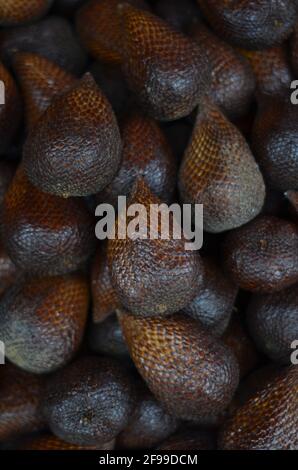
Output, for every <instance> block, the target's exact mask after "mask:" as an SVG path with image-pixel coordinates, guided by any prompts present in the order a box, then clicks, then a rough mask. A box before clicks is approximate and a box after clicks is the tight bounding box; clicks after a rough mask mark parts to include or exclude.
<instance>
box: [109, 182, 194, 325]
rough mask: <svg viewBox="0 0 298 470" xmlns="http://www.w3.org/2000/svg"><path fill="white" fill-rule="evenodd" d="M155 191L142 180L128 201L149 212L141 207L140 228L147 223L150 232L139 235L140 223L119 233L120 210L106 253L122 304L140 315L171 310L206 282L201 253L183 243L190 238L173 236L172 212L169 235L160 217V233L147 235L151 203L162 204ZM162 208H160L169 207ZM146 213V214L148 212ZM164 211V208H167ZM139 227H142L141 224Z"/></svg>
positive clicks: (184, 301) (151, 224)
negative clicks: (126, 232) (124, 233)
mask: <svg viewBox="0 0 298 470" xmlns="http://www.w3.org/2000/svg"><path fill="white" fill-rule="evenodd" d="M160 203H161V201H160V200H159V199H158V198H156V197H155V196H153V194H152V193H151V192H150V190H149V188H148V186H147V185H146V183H145V182H144V180H142V179H141V180H138V181H137V183H136V185H135V187H134V190H133V192H132V195H131V199H130V201H129V205H130V204H143V205H144V207H145V208H146V213H145V214H144V212H143V213H140V228H141V227H142V226H143V225H144V226H145V228H146V231H147V232H148V233H147V238H146V239H144V238H136V239H133V237H135V236H138V230H140V229H138V228H137V227H135V225H134V228H133V229H132V230H131V234H130V235H131V236H129V237H127V238H126V239H121V238H118V236H117V235H118V229H119V226H120V228H121V229H123V228H125V229H127V228H130V229H131V227H129V224H130V223H133V221H130V222H129V217H128V218H127V221H128V222H129V223H128V225H127V227H123V225H124V224H123V222H124V220H123V215H124V213H123V212H122V213H120V215H119V217H118V221H117V225H116V229H117V232H116V238H115V239H114V240H109V243H108V259H109V265H110V274H111V280H112V285H113V287H114V288H115V291H116V292H117V294H118V297H119V300H120V302H121V304H122V305H124V306H125V308H127V309H128V310H130V311H131V312H132V313H134V314H135V315H138V316H150V315H153V316H154V315H157V316H159V315H168V314H170V313H174V312H177V311H179V310H180V309H181V308H183V307H185V306H186V305H187V304H188V303H189V302H190V301H191V300H192V299H193V298H194V296H195V295H196V293H197V290H198V287H199V285H200V284H201V283H202V277H203V265H202V261H201V259H200V255H199V254H198V253H197V252H195V251H191V250H187V249H186V248H185V244H186V239H185V238H184V236H183V234H182V238H181V239H174V238H173V229H174V222H173V220H174V218H173V214H171V218H170V223H169V239H162V238H161V228H162V226H161V220H160V217H159V218H158V224H156V225H157V226H158V227H157V232H158V238H156V239H151V238H150V237H149V229H150V228H152V227H153V225H154V222H153V221H151V223H150V225H149V218H150V204H158V205H159V204H160ZM165 210H166V209H162V210H161V213H165V212H164V211H165ZM147 214H148V217H147ZM165 215H166V213H165ZM141 230H143V229H142V228H141Z"/></svg>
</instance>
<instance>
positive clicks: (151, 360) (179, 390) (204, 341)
mask: <svg viewBox="0 0 298 470" xmlns="http://www.w3.org/2000/svg"><path fill="white" fill-rule="evenodd" d="M119 319H120V324H121V326H122V329H123V334H124V337H125V340H126V342H127V345H128V348H129V350H130V355H131V358H132V360H133V361H134V363H135V365H136V367H137V369H138V371H139V373H140V374H141V376H142V377H143V379H144V380H145V382H147V385H148V386H149V388H150V390H151V391H152V393H153V394H154V395H155V397H156V398H157V400H158V401H160V402H161V404H162V405H163V406H164V408H165V410H166V411H168V412H169V413H171V414H173V415H174V416H176V417H178V418H181V419H187V420H192V421H196V422H200V421H201V420H204V419H206V418H208V417H209V416H213V415H215V414H216V413H219V412H221V411H223V410H224V409H225V408H226V407H227V405H228V404H229V402H230V401H231V399H232V397H233V394H234V392H235V390H236V388H237V385H238V365H237V362H236V359H235V358H234V355H233V354H232V352H231V351H230V349H229V348H228V347H226V346H224V345H223V343H221V342H220V340H216V339H215V338H214V336H212V335H210V334H209V333H208V332H207V331H206V330H205V329H204V328H203V327H202V326H201V325H200V324H199V323H198V322H196V321H195V320H193V319H192V318H188V317H184V316H183V315H179V314H177V315H174V316H171V317H168V318H163V317H155V318H140V317H136V316H135V315H131V314H130V313H128V312H123V313H121V314H120V315H119Z"/></svg>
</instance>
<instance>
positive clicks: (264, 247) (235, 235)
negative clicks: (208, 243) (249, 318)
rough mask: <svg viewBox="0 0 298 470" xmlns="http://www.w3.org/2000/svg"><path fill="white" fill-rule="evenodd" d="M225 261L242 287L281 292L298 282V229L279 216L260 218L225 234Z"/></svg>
mask: <svg viewBox="0 0 298 470" xmlns="http://www.w3.org/2000/svg"><path fill="white" fill-rule="evenodd" d="M223 263H224V266H225V269H226V270H227V272H228V274H229V275H230V276H231V278H232V280H233V281H234V282H235V283H236V284H237V285H239V287H241V288H242V289H245V290H249V291H252V292H260V293H270V292H275V291H280V290H281V289H284V288H286V287H288V286H290V285H292V284H295V283H296V282H297V281H298V228H297V226H296V225H294V224H293V223H291V222H287V221H285V220H282V219H279V218H277V217H272V216H262V217H258V218H257V219H256V220H254V221H252V222H251V223H250V224H247V225H246V226H244V227H241V228H239V229H237V230H234V231H232V232H230V233H229V234H228V235H227V236H226V239H225V242H224V246H223Z"/></svg>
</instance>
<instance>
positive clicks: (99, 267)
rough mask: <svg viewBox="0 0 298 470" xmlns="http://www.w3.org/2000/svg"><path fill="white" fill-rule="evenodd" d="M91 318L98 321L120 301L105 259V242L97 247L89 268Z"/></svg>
mask: <svg viewBox="0 0 298 470" xmlns="http://www.w3.org/2000/svg"><path fill="white" fill-rule="evenodd" d="M91 291H92V319H93V321H94V323H100V322H102V321H104V320H105V319H106V318H107V317H109V316H110V315H111V314H112V313H114V312H115V311H116V309H117V308H119V307H120V305H121V304H120V301H119V299H118V296H117V294H116V292H115V289H114V288H113V286H112V282H111V276H110V270H109V265H108V259H107V244H106V243H105V244H103V245H102V246H101V247H100V248H98V249H97V252H96V255H95V257H94V261H93V264H92V268H91Z"/></svg>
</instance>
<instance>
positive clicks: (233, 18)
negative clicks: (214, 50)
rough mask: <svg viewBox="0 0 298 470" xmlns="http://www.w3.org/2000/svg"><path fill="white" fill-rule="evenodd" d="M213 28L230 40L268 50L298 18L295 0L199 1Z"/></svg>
mask: <svg viewBox="0 0 298 470" xmlns="http://www.w3.org/2000/svg"><path fill="white" fill-rule="evenodd" d="M197 1H198V4H199V6H200V8H201V10H202V12H203V13H204V15H205V16H206V19H207V20H208V21H209V23H210V24H211V26H212V28H214V29H215V31H216V32H217V33H218V34H219V35H220V36H221V37H222V38H223V39H226V40H227V41H228V42H231V43H232V44H234V45H235V46H240V47H244V48H247V49H265V48H267V47H270V46H274V45H276V44H280V43H281V42H283V41H284V40H285V39H286V38H287V37H288V36H289V35H290V33H291V31H292V29H293V27H294V24H295V19H296V9H295V6H294V2H293V1H292V0H276V1H274V2H272V1H271V0H265V1H259V0H240V1H236V2H235V1H234V0H232V1H231V0H228V1H225V2H223V1H222V0H197Z"/></svg>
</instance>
